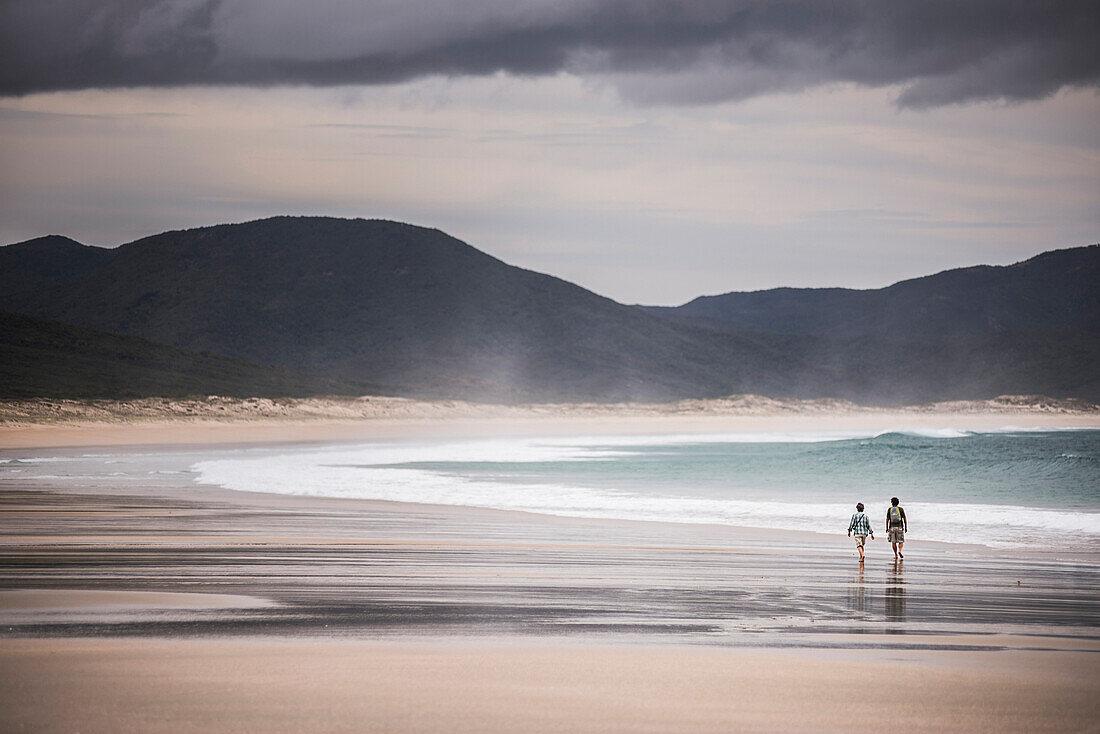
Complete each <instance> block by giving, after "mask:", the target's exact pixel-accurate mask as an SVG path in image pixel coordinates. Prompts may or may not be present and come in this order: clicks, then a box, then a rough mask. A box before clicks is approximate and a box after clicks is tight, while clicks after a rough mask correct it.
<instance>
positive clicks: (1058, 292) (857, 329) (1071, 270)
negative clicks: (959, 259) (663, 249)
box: [649, 245, 1100, 338]
mask: <svg viewBox="0 0 1100 734" xmlns="http://www.w3.org/2000/svg"><path fill="white" fill-rule="evenodd" d="M649 310H650V311H651V312H652V313H659V314H661V315H664V316H667V317H670V318H674V319H677V320H681V321H683V322H686V323H696V324H709V325H720V326H722V327H726V328H734V329H741V330H746V329H747V330H754V331H770V332H778V333H786V334H818V335H831V336H870V335H877V336H887V337H889V336H895V337H902V338H910V337H913V336H922V337H928V336H934V337H947V336H964V335H980V334H996V333H1005V332H1032V333H1034V332H1039V331H1060V332H1065V331H1084V332H1089V333H1100V245H1091V246H1088V247H1075V248H1071V249H1066V250H1054V251H1051V252H1044V253H1043V254H1041V255H1037V256H1035V257H1033V258H1030V259H1029V260H1025V261H1023V262H1020V263H1016V264H1015V265H1008V266H990V265H980V266H977V267H972V268H962V269H958V270H947V271H944V272H942V273H937V274H936V275H929V276H926V277H923V278H915V279H912V280H904V281H901V282H899V283H895V284H894V285H891V286H889V287H887V288H879V289H875V290H852V289H847V288H774V289H771V290H765V291H752V292H733V293H725V294H722V295H718V296H701V297H699V298H696V299H694V300H693V301H690V302H688V303H685V304H684V305H682V306H676V307H671V308H670V307H649Z"/></svg>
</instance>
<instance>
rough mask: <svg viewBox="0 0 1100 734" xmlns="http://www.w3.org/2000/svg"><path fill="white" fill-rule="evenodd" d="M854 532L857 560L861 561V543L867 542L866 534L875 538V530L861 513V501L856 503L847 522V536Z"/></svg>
mask: <svg viewBox="0 0 1100 734" xmlns="http://www.w3.org/2000/svg"><path fill="white" fill-rule="evenodd" d="M852 533H855V534H856V548H858V549H859V562H860V563H863V544H864V543H866V542H867V536H868V535H870V536H871V540H874V539H875V531H874V530H872V529H871V521H870V520H869V519H867V516H866V515H864V514H863V503H862V502H857V503H856V512H855V514H854V515H852V521H851V522H850V523H848V537H849V538H850V537H852Z"/></svg>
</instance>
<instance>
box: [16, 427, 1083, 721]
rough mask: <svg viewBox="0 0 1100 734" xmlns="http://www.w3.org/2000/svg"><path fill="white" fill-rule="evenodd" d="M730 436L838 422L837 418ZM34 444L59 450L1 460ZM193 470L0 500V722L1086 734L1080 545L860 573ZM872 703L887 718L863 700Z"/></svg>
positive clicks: (808, 552) (128, 432)
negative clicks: (213, 478) (240, 482)
mask: <svg viewBox="0 0 1100 734" xmlns="http://www.w3.org/2000/svg"><path fill="white" fill-rule="evenodd" d="M880 417H882V416H880ZM895 417H896V415H889V416H886V417H885V419H886V420H893V419H894V418H895ZM1014 417H1015V416H1014ZM704 418H705V419H703V420H700V418H699V417H691V418H683V417H680V418H674V417H663V418H656V419H654V418H638V417H633V418H629V419H624V418H621V417H617V418H613V419H608V418H604V419H599V420H594V419H592V418H590V417H584V418H578V417H573V418H567V419H562V418H548V419H547V418H542V419H538V420H534V419H532V420H522V421H517V420H516V419H510V420H504V419H492V420H486V419H477V420H474V419H466V420H446V421H445V420H429V419H415V420H414V419H400V420H398V419H385V420H382V419H379V420H374V421H369V422H355V423H352V424H351V425H350V426H349V424H348V423H347V422H343V423H337V424H307V428H308V426H310V425H311V426H313V428H314V429H315V430H313V431H310V430H306V429H303V428H302V425H301V424H291V425H286V424H285V423H280V422H273V424H269V425H267V426H266V427H265V426H255V425H251V424H246V425H244V426H241V425H239V424H237V425H225V424H218V425H222V428H221V429H218V428H217V427H216V426H214V427H213V428H212V425H211V424H209V423H196V424H187V425H186V426H183V427H182V428H184V429H185V431H184V433H183V434H176V433H173V432H174V431H176V430H177V429H179V428H181V427H180V426H178V425H166V426H162V427H161V428H159V429H158V428H154V429H151V428H150V426H148V425H141V424H132V425H123V426H118V425H98V426H90V427H89V426H85V427H80V428H77V429H76V430H75V431H71V432H66V431H64V430H62V429H61V427H57V426H54V427H48V426H44V427H40V428H41V430H42V433H40V434H28V435H39V436H42V435H47V436H49V435H52V436H53V437H54V438H55V439H57V440H55V441H54V443H56V444H57V445H64V444H63V443H62V442H63V441H70V440H76V441H77V443H76V445H77V446H95V445H109V444H108V443H107V441H108V439H112V438H113V439H117V440H119V441H121V440H123V439H135V438H138V439H142V440H137V441H131V442H130V443H129V448H126V449H124V450H125V451H132V452H134V453H136V454H141V453H143V452H148V448H149V447H150V446H152V445H165V444H166V440H165V439H167V438H169V437H172V436H176V437H178V436H179V435H183V436H184V437H186V438H190V439H191V443H185V442H181V443H177V444H172V443H171V442H167V445H168V446H169V447H171V446H175V447H177V448H178V449H180V450H181V451H185V452H186V451H195V450H196V449H198V450H200V451H201V450H202V447H203V446H211V445H213V444H223V445H224V443H225V442H226V441H225V439H226V438H227V437H229V436H236V437H237V438H242V439H244V440H243V441H241V442H240V444H239V445H241V446H254V445H256V444H257V443H260V444H262V443H268V444H270V445H275V443H282V442H287V441H290V442H301V441H303V440H304V441H311V440H312V441H323V440H364V439H365V438H366V439H367V440H404V439H408V438H420V439H423V438H425V433H427V432H429V431H435V433H433V434H432V436H433V437H439V438H444V437H447V438H454V437H465V436H471V435H477V434H478V432H481V433H483V434H489V433H490V432H493V431H506V432H509V433H508V435H515V434H514V433H511V432H513V431H517V430H520V429H524V430H530V431H538V432H539V433H543V434H544V435H545V432H546V431H558V432H559V434H558V435H569V434H575V433H576V432H578V430H580V429H581V428H583V429H584V432H595V431H597V430H599V429H601V428H602V429H604V430H605V431H606V432H621V431H622V430H623V425H624V423H626V424H627V425H629V426H632V427H633V430H634V431H635V432H636V433H638V432H641V433H646V432H653V431H655V430H657V431H660V430H664V431H668V430H669V429H670V427H674V428H675V429H676V431H678V432H679V431H682V430H683V429H685V428H687V427H690V428H692V429H693V430H698V429H699V428H701V427H708V426H709V427H711V428H712V430H713V432H728V431H729V430H730V425H731V420H730V418H729V417H728V416H723V417H719V418H717V419H715V418H714V417H713V416H711V417H704ZM1048 418H1049V419H1050V420H1052V421H1053V420H1058V421H1064V420H1065V416H1054V417H1050V416H1048ZM850 419H851V420H855V421H865V420H866V416H855V417H854V418H850ZM962 419H964V420H969V421H972V420H973V419H974V416H973V415H965V416H963V417H962ZM930 420H932V421H933V422H934V423H933V424H932V425H933V426H935V427H945V426H943V425H936V424H937V423H940V422H941V421H942V420H943V416H942V415H938V414H936V415H932V416H931V417H930ZM991 420H992V421H994V422H998V423H1002V425H1003V423H1004V422H1005V418H1004V416H1001V415H997V416H994V417H992V418H991ZM1036 420H1038V419H1036ZM1013 422H1018V421H1016V420H1013ZM733 423H735V424H736V425H744V426H751V430H762V429H761V426H766V427H767V430H793V429H794V428H801V429H802V430H823V429H824V427H825V426H828V427H831V428H832V429H833V430H835V426H836V418H835V417H822V416H817V417H813V418H812V420H809V422H807V420H806V416H795V417H793V418H792V417H787V419H786V420H783V419H777V418H775V417H774V416H767V417H760V416H751V417H742V418H741V419H740V422H733ZM364 424H365V425H364ZM853 425H854V424H853ZM970 425H971V426H973V423H971V424H970ZM1046 425H1050V424H1046ZM956 426H960V424H956ZM887 427H889V426H887ZM994 427H1000V426H994ZM1086 427H1093V426H1092V425H1091V424H1090V425H1088V426H1086ZM70 428H71V427H70ZM257 429H258V430H257ZM51 431H53V432H54V433H52V434H51ZM7 435H10V434H5V433H3V432H2V431H0V436H7ZM534 435H537V434H534ZM332 436H338V437H341V438H337V439H334V438H332ZM32 445H34V444H32ZM114 445H115V446H117V447H121V446H124V445H126V444H123V443H116V444H114ZM39 449H41V450H42V451H44V452H46V453H57V454H63V453H65V451H64V450H62V449H60V448H57V447H56V446H55V447H54V448H49V447H48V446H41V445H36V446H35V448H33V449H22V448H18V447H16V448H11V449H9V450H8V451H6V452H5V453H6V454H8V455H11V454H12V453H19V452H20V451H24V450H39ZM78 451H79V449H78ZM74 453H75V452H74ZM169 468H172V467H169ZM17 476H19V475H17V474H12V475H9V477H17ZM171 476H172V475H170V477H171ZM47 482H48V483H47ZM188 482H189V480H188V479H185V478H184V475H180V476H179V477H178V478H168V479H163V480H158V481H157V482H150V481H146V482H141V483H138V484H136V485H134V486H131V487H129V488H127V487H124V486H122V485H121V484H115V485H111V486H106V485H104V484H102V483H100V484H98V485H97V484H96V483H94V482H93V483H90V484H88V485H87V486H80V487H74V486H66V485H65V482H64V480H63V479H49V480H43V482H40V483H35V482H34V481H33V480H29V479H24V480H11V479H8V480H7V481H5V482H4V484H3V485H2V487H0V711H2V712H3V713H0V728H5V727H6V728H10V729H12V730H19V729H27V730H50V731H53V730H61V729H66V730H69V729H71V730H76V729H80V730H81V731H93V732H112V734H113V732H116V731H135V732H136V731H140V732H143V733H144V732H154V733H155V732H165V733H166V734H167V733H168V732H172V733H173V734H174V733H175V732H179V731H196V732H197V731H203V732H211V733H212V734H221V733H222V732H225V733H226V734H228V733H229V732H236V731H242V730H254V729H255V730H263V731H267V732H272V734H283V733H284V732H285V733H286V734H290V733H291V732H299V731H307V730H323V731H348V732H352V731H423V732H447V733H448V734H450V733H451V732H466V731H468V732H489V733H490V734H493V733H494V732H501V734H503V733H504V732H561V731H571V732H592V733H593V734H595V733H601V734H604V733H606V734H611V733H612V732H619V731H623V730H631V731H646V730H659V731H676V732H708V733H709V732H714V733H717V732H728V731H760V732H770V731H792V730H794V731H810V730H812V731H822V732H842V731H843V732H846V731H849V730H850V728H851V720H852V719H851V717H852V715H853V711H857V712H859V715H861V716H862V715H864V714H866V715H867V716H875V717H876V721H878V722H879V723H885V725H888V726H891V727H894V726H897V727H904V728H905V729H906V730H907V731H908V730H912V731H918V732H920V731H927V732H933V731H944V730H951V731H959V732H975V733H976V732H985V731H999V732H1016V731H1020V732H1024V731H1078V730H1086V729H1087V727H1089V726H1092V725H1094V724H1095V721H1096V718H1097V715H1098V714H1100V704H1098V703H1097V702H1098V701H1100V642H1098V641H1097V640H1098V639H1100V637H1098V635H1097V631H1098V630H1100V565H1098V564H1097V562H1096V560H1097V559H1096V558H1095V554H1093V557H1091V560H1090V561H1084V560H1083V559H1082V558H1081V557H1076V556H1073V555H1071V554H1066V553H1062V552H1060V551H1051V552H1046V551H1031V550H1028V551H1021V552H1014V551H1007V550H1004V549H991V548H987V547H985V546H963V545H956V544H936V543H932V542H925V541H915V542H911V544H910V543H907V546H906V551H907V552H906V556H907V558H906V560H905V561H904V562H902V563H893V562H892V561H891V558H890V555H891V554H890V549H889V545H888V544H886V543H885V542H884V541H882V542H881V544H879V543H880V542H879V541H876V544H874V545H872V547H871V549H870V551H869V554H870V555H869V559H868V560H867V561H866V562H865V563H863V564H859V563H857V562H856V557H855V554H856V551H855V548H854V547H853V544H852V543H851V541H850V540H849V539H848V538H846V537H844V534H843V533H842V532H838V533H837V534H836V535H825V534H818V533H812V532H808V531H783V532H776V531H774V530H765V529H756V528H740V527H735V526H725V525H713V524H697V525H688V524H681V523H669V522H657V521H633V520H603V519H586V518H574V517H563V516H555V515H544V514H535V513H526V512H520V511H511V510H493V509H483V508H477V507H466V506H450V505H428V504H413V503H404V502H386V501H380V500H364V499H353V498H330V497H311V496H303V495H282V494H270V493H259V492H257V493H252V492H241V491H236V490H230V489H225V488H222V487H216V486H199V485H191V484H188ZM893 700H898V701H901V702H902V703H901V704H899V705H897V706H890V707H887V709H888V710H887V711H886V713H885V715H884V714H883V712H882V711H881V710H880V709H881V708H882V706H881V705H880V703H872V702H883V701H893ZM872 708H873V709H874V710H872ZM884 718H885V721H883V719H884Z"/></svg>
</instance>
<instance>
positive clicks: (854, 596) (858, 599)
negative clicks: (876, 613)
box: [848, 561, 867, 615]
mask: <svg viewBox="0 0 1100 734" xmlns="http://www.w3.org/2000/svg"><path fill="white" fill-rule="evenodd" d="M848 608H849V609H851V610H852V611H853V612H855V613H857V614H859V615H862V614H863V613H864V612H865V611H866V610H867V589H866V588H865V587H864V586H863V561H860V562H859V572H858V573H856V577H855V580H854V581H852V583H850V584H848Z"/></svg>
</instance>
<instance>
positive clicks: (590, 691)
mask: <svg viewBox="0 0 1100 734" xmlns="http://www.w3.org/2000/svg"><path fill="white" fill-rule="evenodd" d="M982 656H984V657H985V658H988V659H983V657H982ZM1098 660H1100V657H1098V654H1097V652H1096V651H1095V650H1093V651H1091V652H1015V651H1013V652H1002V653H981V654H975V653H951V652H937V653H935V654H930V653H926V652H920V651H902V652H892V653H890V654H889V655H882V654H878V653H875V652H867V651H860V652H858V653H825V652H822V651H807V650H794V651H776V650H769V651H761V650H741V649H735V650H731V649H718V648H701V649H693V648H684V647H666V648H660V647H608V646H605V645H585V646H578V645H575V644H566V645H563V646H549V645H531V644H516V643H509V642H497V641H487V642H484V643H481V644H469V643H459V644H455V643H450V642H437V643H434V644H425V643H398V644H388V643H379V642H365V641H358V640H342V641H302V640H271V639H268V640H189V641H166V640H4V641H2V642H0V711H2V713H0V728H3V730H4V731H13V732H14V731H43V732H46V731H49V732H54V731H56V732H76V731H79V732H104V733H107V732H110V733H111V734H124V733H125V732H135V733H141V734H153V733H155V732H204V733H211V734H216V733H219V732H267V733H269V734H281V733H282V732H349V733H355V734H360V733H366V732H448V733H455V734H457V733H460V732H501V733H502V734H503V733H519V732H607V733H608V734H617V733H619V732H716V733H717V732H723V733H724V732H734V731H737V732H791V731H801V732H845V733H847V732H851V731H853V730H876V729H880V730H881V729H885V730H887V731H904V732H937V733H938V732H945V731H951V732H1024V731H1027V732H1048V731H1049V732H1060V733H1064V732H1080V731H1095V730H1096V728H1095V727H1096V721H1097V716H1098V715H1100V699H1098V698H1097V696H1096V679H1097V676H1098V675H1100V664H1098Z"/></svg>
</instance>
